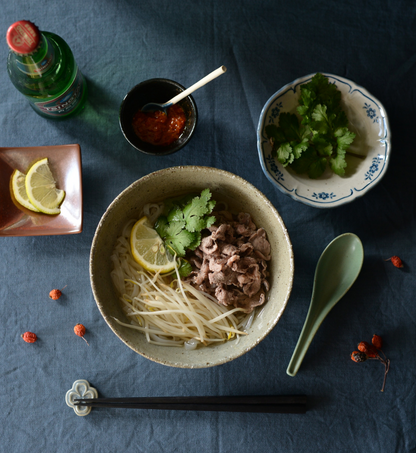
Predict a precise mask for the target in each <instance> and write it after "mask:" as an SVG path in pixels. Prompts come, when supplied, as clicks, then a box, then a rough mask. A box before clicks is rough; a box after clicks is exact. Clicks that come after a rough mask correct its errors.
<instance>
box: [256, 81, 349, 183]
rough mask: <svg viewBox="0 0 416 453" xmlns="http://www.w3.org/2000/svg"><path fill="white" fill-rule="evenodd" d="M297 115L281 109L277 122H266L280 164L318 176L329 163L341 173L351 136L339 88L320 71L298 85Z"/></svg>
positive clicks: (267, 131) (266, 129)
mask: <svg viewBox="0 0 416 453" xmlns="http://www.w3.org/2000/svg"><path fill="white" fill-rule="evenodd" d="M297 113H298V114H299V115H300V118H298V116H297V115H295V114H291V113H287V112H283V113H281V114H280V115H279V126H276V125H274V124H270V125H268V126H266V128H265V131H266V135H267V137H268V138H269V140H270V142H271V144H272V152H273V155H274V156H275V157H276V159H277V160H278V161H279V162H280V163H281V164H282V165H283V166H285V167H286V166H290V168H292V169H293V170H295V171H296V172H297V173H308V175H309V177H310V178H319V177H320V176H321V175H322V174H323V172H324V171H325V169H326V167H327V165H328V164H329V165H330V168H331V169H332V171H333V172H334V173H336V174H338V175H340V176H343V175H344V174H345V167H346V165H347V164H346V161H345V154H346V151H347V149H348V147H349V146H350V145H351V143H352V142H353V140H354V138H355V134H354V133H352V132H351V131H349V129H348V118H347V116H346V114H345V112H344V111H343V110H342V106H341V92H340V91H339V90H338V89H337V87H336V85H335V83H330V82H329V80H328V78H327V77H325V76H324V75H322V74H319V73H318V74H316V75H314V76H313V77H312V79H311V80H310V82H308V83H306V84H303V85H301V86H300V97H299V105H298V107H297Z"/></svg>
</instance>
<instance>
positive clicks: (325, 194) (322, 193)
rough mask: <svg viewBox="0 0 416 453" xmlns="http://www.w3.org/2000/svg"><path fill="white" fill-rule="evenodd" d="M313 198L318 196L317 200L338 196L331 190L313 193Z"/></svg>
mask: <svg viewBox="0 0 416 453" xmlns="http://www.w3.org/2000/svg"><path fill="white" fill-rule="evenodd" d="M312 196H313V198H316V199H317V200H332V199H333V198H336V197H337V196H336V195H335V194H334V193H333V192H331V193H328V192H320V193H315V192H314V193H313V194H312Z"/></svg>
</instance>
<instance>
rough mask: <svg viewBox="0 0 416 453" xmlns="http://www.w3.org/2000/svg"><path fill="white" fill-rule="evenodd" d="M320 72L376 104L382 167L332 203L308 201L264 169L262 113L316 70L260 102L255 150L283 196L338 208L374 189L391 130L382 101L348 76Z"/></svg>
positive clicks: (280, 168) (383, 170) (384, 168)
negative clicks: (379, 121) (364, 184)
mask: <svg viewBox="0 0 416 453" xmlns="http://www.w3.org/2000/svg"><path fill="white" fill-rule="evenodd" d="M318 72H319V71H318ZM320 73H321V74H322V75H324V76H326V77H330V78H332V79H334V80H336V81H339V82H341V83H342V84H344V85H348V86H349V88H350V92H354V91H357V92H359V93H361V94H362V95H363V96H364V97H365V98H367V99H369V100H371V101H372V102H373V103H374V104H375V105H376V106H377V108H378V110H379V113H380V116H381V120H382V122H383V125H384V131H385V135H384V137H380V141H381V142H382V143H384V144H385V148H384V154H383V155H382V157H383V165H382V168H381V170H380V172H379V174H378V175H377V177H376V178H375V179H374V180H372V181H370V182H369V183H368V184H367V185H366V186H365V187H363V188H362V189H356V188H354V190H352V189H351V191H350V193H349V194H347V195H346V196H344V197H342V198H338V199H337V200H335V201H333V202H330V201H329V202H325V203H323V202H319V201H318V200H317V201H314V200H312V199H310V198H306V197H304V196H300V195H299V194H298V193H297V188H292V189H290V188H288V187H286V186H285V185H283V184H282V183H281V182H279V181H278V180H276V179H275V178H274V177H273V176H272V175H271V174H270V171H269V169H268V168H267V164H266V162H265V156H264V150H263V146H262V141H264V139H262V131H263V128H264V123H265V121H266V113H267V111H268V109H269V107H270V105H271V104H272V103H273V102H274V101H275V100H276V99H277V98H279V97H281V96H283V95H285V94H286V93H287V92H288V91H293V92H295V91H296V87H297V86H298V85H303V84H305V83H307V82H309V80H310V79H311V78H312V77H313V76H314V75H315V74H317V72H314V73H310V74H308V75H305V76H303V77H299V78H297V79H295V80H294V81H293V82H290V83H288V84H286V85H284V86H283V87H282V88H280V89H279V90H278V91H276V92H275V93H274V94H273V95H272V96H270V97H269V99H268V100H267V102H266V103H265V104H264V106H263V108H262V110H261V112H260V116H259V122H258V126H257V151H258V155H259V160H260V165H261V168H262V170H263V173H264V174H265V176H266V178H267V179H268V180H269V181H270V182H271V183H272V185H273V186H275V187H277V188H278V189H279V191H280V192H282V193H284V194H285V195H288V196H289V197H290V198H292V199H293V200H295V201H298V202H300V203H303V204H305V205H307V206H311V207H315V208H320V209H328V208H335V207H339V206H342V205H344V204H347V203H351V202H353V201H354V200H356V199H357V198H360V197H362V196H363V195H364V194H365V193H367V192H368V191H369V190H370V189H372V188H374V187H375V186H376V185H377V184H378V183H379V182H380V181H381V179H382V178H383V176H384V175H385V173H386V171H387V169H388V165H389V162H390V153H391V129H390V124H389V119H388V116H387V112H386V109H385V108H384V106H383V104H382V103H381V102H380V101H379V100H378V99H377V98H376V97H375V96H373V95H372V94H371V93H370V92H369V91H368V90H367V89H365V88H364V87H362V86H361V85H358V84H357V83H355V82H354V81H352V80H350V79H347V78H345V77H341V76H338V75H335V74H331V73H327V72H320ZM378 155H379V156H380V155H381V153H379V154H378ZM276 166H277V167H278V169H277V171H278V173H279V174H281V175H282V176H283V175H284V172H285V171H287V170H286V169H285V168H284V167H283V166H282V165H281V164H280V163H278V162H276Z"/></svg>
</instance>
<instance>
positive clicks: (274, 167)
mask: <svg viewBox="0 0 416 453" xmlns="http://www.w3.org/2000/svg"><path fill="white" fill-rule="evenodd" d="M324 75H325V76H326V77H328V79H329V81H330V83H335V84H336V86H337V88H338V89H339V90H340V91H341V93H342V103H343V108H344V110H345V113H346V114H347V116H348V120H349V124H350V130H351V131H352V132H354V133H355V134H356V138H355V140H354V142H353V143H352V145H351V146H350V148H349V151H351V152H352V153H354V154H359V155H360V156H362V157H354V156H352V155H348V156H347V158H346V159H347V168H346V174H345V176H343V177H341V176H338V175H336V174H334V173H332V171H330V170H329V169H328V170H327V171H326V172H325V173H324V174H323V175H322V176H321V177H320V178H318V179H310V178H309V177H308V175H307V174H304V175H299V174H297V173H295V172H294V171H293V170H291V169H289V168H288V167H283V165H282V164H280V163H279V162H278V161H277V160H276V159H275V158H274V157H273V156H272V147H271V145H270V143H269V140H268V138H267V135H266V133H265V127H266V126H267V125H268V124H273V123H275V124H276V125H277V124H278V119H279V114H280V113H281V112H290V113H296V107H297V105H298V99H299V95H300V86H301V85H302V84H304V83H308V82H309V81H310V80H311V78H312V77H313V76H314V74H310V75H307V76H305V77H302V78H300V79H297V80H295V81H294V82H292V83H290V84H288V85H286V86H284V87H283V88H281V89H280V90H279V91H277V93H275V94H274V95H273V96H272V97H271V98H270V99H269V100H268V101H267V103H266V104H265V106H264V107H263V110H262V112H261V114H260V120H259V124H258V128H257V149H258V152H259V158H260V163H261V166H262V169H263V172H264V174H265V175H266V176H267V178H268V179H269V180H270V181H271V183H272V184H274V185H275V186H276V187H277V188H278V189H280V190H281V191H282V192H283V193H285V194H286V195H289V196H290V197H292V198H293V199H294V200H296V201H300V202H302V203H305V204H307V205H309V206H314V207H316V208H333V207H336V206H340V205H342V204H345V203H349V202H351V201H353V200H354V199H356V198H358V197H361V196H363V195H364V194H365V193H366V192H367V191H368V190H370V189H371V188H373V187H374V186H375V185H376V184H377V183H378V182H379V181H380V180H381V178H382V177H383V176H384V174H385V172H386V170H387V167H388V163H389V154H390V140H391V134H390V128H389V122H388V118H387V114H386V111H385V109H384V107H383V106H382V104H381V103H380V101H378V100H377V99H376V98H375V97H374V96H372V95H371V94H370V93H369V92H368V91H367V90H365V89H364V88H362V87H360V86H358V85H356V84H355V83H354V82H351V80H347V79H344V78H343V77H338V76H335V75H331V74H324Z"/></svg>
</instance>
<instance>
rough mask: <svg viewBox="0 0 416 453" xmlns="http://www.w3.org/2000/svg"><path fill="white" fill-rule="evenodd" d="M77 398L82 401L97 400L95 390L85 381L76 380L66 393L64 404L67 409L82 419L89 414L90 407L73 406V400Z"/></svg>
mask: <svg viewBox="0 0 416 453" xmlns="http://www.w3.org/2000/svg"><path fill="white" fill-rule="evenodd" d="M78 398H84V399H87V398H88V399H96V398H98V392H97V389H95V388H94V387H92V386H91V385H90V383H89V382H88V381H86V380H85V379H78V380H77V381H75V382H74V383H73V384H72V388H71V389H69V390H68V391H67V392H66V395H65V402H66V404H67V405H68V406H69V407H72V409H74V412H75V413H76V414H77V415H79V416H80V417H83V416H85V415H88V414H89V413H90V412H91V407H88V406H78V405H76V404H74V400H75V399H78Z"/></svg>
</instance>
